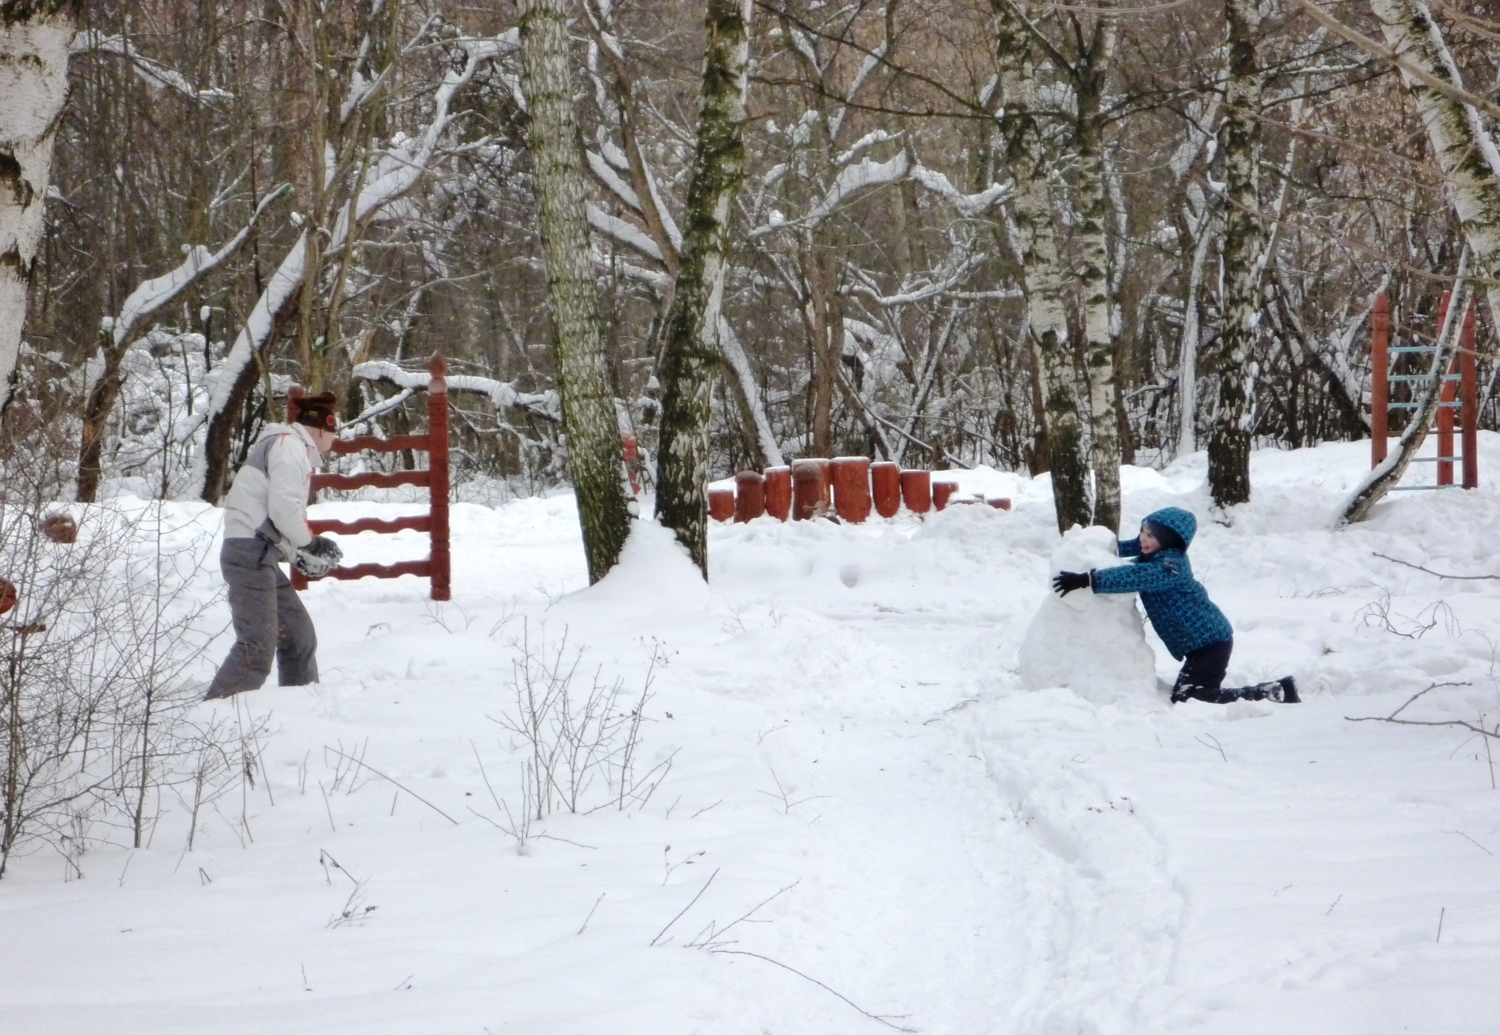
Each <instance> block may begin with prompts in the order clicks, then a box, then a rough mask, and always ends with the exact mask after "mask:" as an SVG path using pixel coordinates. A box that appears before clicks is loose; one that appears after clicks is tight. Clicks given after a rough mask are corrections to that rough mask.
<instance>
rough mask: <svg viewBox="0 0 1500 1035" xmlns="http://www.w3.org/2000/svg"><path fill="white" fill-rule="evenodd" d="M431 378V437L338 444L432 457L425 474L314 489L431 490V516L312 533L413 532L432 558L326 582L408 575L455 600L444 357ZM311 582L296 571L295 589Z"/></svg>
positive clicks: (317, 526) (328, 479) (431, 368)
mask: <svg viewBox="0 0 1500 1035" xmlns="http://www.w3.org/2000/svg"><path fill="white" fill-rule="evenodd" d="M427 369H428V372H429V373H430V375H431V377H430V379H429V380H428V382H427V431H426V433H425V434H418V435H393V436H391V437H390V438H376V437H375V436H373V435H362V436H360V437H358V438H350V439H338V440H335V442H334V443H333V452H335V453H358V452H361V451H363V450H367V449H368V450H370V451H372V452H376V453H394V452H397V451H398V450H402V449H410V450H413V451H423V452H426V453H427V457H428V462H427V470H425V471H395V472H391V473H379V472H369V473H365V474H314V475H313V477H312V487H313V490H314V491H316V490H318V489H363V488H372V487H373V488H381V489H390V488H395V487H396V486H398V485H422V486H426V488H427V493H428V500H429V503H428V508H427V513H426V514H425V515H422V514H419V515H415V516H412V517H403V518H394V519H392V520H381V519H379V518H362V519H360V520H358V521H309V522H308V523H307V525H308V527H309V528H310V529H312V532H313V534H314V535H321V534H323V533H324V532H334V533H336V534H338V535H358V534H359V533H361V532H380V533H390V532H400V531H403V530H405V529H411V530H412V531H415V532H427V533H428V534H429V535H430V536H431V539H432V548H431V552H430V553H429V554H428V557H427V559H426V560H423V561H399V562H397V563H396V564H355V565H352V566H350V567H347V568H344V567H339V568H334V569H333V570H332V571H330V572H329V573H328V574H327V575H325V576H323V577H324V578H329V579H362V578H365V577H367V576H373V577H374V578H377V579H394V578H398V577H400V576H402V575H416V576H417V577H418V578H425V579H430V580H431V581H432V599H433V600H449V599H451V598H452V595H453V576H452V571H453V563H452V555H451V552H450V550H449V541H448V382H447V378H446V376H445V375H446V374H447V372H448V367H447V364H446V363H444V362H443V359H442V357H441V356H438V357H434V358H433V360H432V362H431V363H429V364H428V366H427ZM301 398H302V389H300V388H293V389H292V390H291V391H290V392H288V393H287V419H288V420H296V419H297V409H298V402H299V400H300V399H301ZM307 583H308V579H307V576H305V575H303V574H302V573H301V572H299V571H297V570H296V569H293V570H292V585H293V586H295V587H296V588H297V589H306V588H307Z"/></svg>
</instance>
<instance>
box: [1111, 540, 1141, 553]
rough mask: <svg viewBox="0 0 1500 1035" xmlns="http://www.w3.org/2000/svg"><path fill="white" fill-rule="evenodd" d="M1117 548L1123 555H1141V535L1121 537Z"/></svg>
mask: <svg viewBox="0 0 1500 1035" xmlns="http://www.w3.org/2000/svg"><path fill="white" fill-rule="evenodd" d="M1115 549H1116V552H1118V553H1119V555H1120V556H1121V557H1139V556H1140V555H1141V537H1140V536H1136V537H1135V538H1134V539H1121V540H1120V544H1119V546H1117V547H1116V548H1115Z"/></svg>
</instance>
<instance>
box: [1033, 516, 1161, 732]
mask: <svg viewBox="0 0 1500 1035" xmlns="http://www.w3.org/2000/svg"><path fill="white" fill-rule="evenodd" d="M1115 542H1116V540H1115V536H1114V534H1113V533H1112V532H1110V530H1109V529H1107V528H1077V527H1075V528H1072V529H1070V530H1069V531H1068V532H1067V534H1065V535H1064V536H1063V539H1062V542H1061V543H1059V544H1058V546H1057V549H1055V550H1053V551H1052V558H1051V564H1050V565H1049V567H1050V572H1051V575H1056V574H1057V573H1058V572H1060V571H1074V572H1082V571H1090V570H1092V569H1095V568H1110V567H1114V566H1115V565H1117V564H1120V563H1122V562H1121V560H1120V557H1119V555H1118V554H1117V553H1116V546H1115ZM1049 577H1050V576H1049ZM1155 676H1156V663H1155V661H1154V659H1153V656H1152V653H1151V648H1150V647H1148V646H1147V645H1146V630H1145V626H1144V624H1143V623H1142V621H1141V613H1140V611H1139V609H1138V608H1137V607H1136V603H1135V597H1134V595H1133V594H1104V593H1092V592H1087V591H1084V590H1074V591H1072V592H1070V593H1069V594H1068V595H1067V596H1064V597H1055V596H1054V597H1048V598H1046V599H1044V600H1043V601H1042V603H1041V606H1040V607H1038V608H1037V612H1036V617H1035V618H1033V619H1032V620H1031V625H1030V627H1029V628H1027V630H1026V639H1025V640H1023V641H1022V642H1021V684H1022V685H1023V686H1025V687H1026V689H1028V690H1046V689H1048V688H1050V687H1067V688H1068V689H1069V690H1072V691H1073V692H1074V693H1076V694H1077V695H1078V696H1079V697H1082V698H1085V699H1087V700H1090V701H1098V702H1109V701H1128V700H1132V699H1134V700H1138V701H1144V700H1148V699H1149V698H1148V693H1149V692H1150V691H1152V690H1153V689H1154V684H1155Z"/></svg>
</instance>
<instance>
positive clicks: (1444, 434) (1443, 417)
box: [1437, 291, 1458, 485]
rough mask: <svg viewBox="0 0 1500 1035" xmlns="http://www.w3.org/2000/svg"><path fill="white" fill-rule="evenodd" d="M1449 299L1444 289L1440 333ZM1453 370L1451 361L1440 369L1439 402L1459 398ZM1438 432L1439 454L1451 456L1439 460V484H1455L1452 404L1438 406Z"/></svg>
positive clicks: (1440, 305)
mask: <svg viewBox="0 0 1500 1035" xmlns="http://www.w3.org/2000/svg"><path fill="white" fill-rule="evenodd" d="M1448 299H1449V292H1447V291H1444V292H1443V300H1442V302H1441V303H1440V304H1439V305H1438V333H1439V334H1441V333H1442V327H1443V322H1444V321H1445V320H1447V319H1448ZM1452 372H1453V364H1452V363H1451V362H1450V363H1449V364H1448V366H1446V367H1444V368H1443V369H1442V370H1440V371H1438V376H1439V377H1441V378H1442V380H1441V381H1439V382H1438V387H1439V391H1438V402H1439V403H1451V402H1453V401H1454V400H1455V399H1457V398H1458V393H1457V392H1455V391H1454V384H1453V382H1452V381H1449V380H1448V375H1449V374H1450V373H1452ZM1437 433H1438V442H1437V446H1438V450H1437V455H1438V456H1440V457H1447V458H1449V459H1444V460H1439V461H1438V465H1437V483H1438V484H1439V485H1452V484H1453V461H1452V459H1451V457H1452V456H1453V407H1451V406H1442V405H1440V406H1439V407H1438V411H1437Z"/></svg>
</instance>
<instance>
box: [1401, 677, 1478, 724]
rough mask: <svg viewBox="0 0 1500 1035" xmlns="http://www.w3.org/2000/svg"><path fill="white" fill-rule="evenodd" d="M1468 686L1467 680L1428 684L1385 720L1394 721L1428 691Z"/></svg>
mask: <svg viewBox="0 0 1500 1035" xmlns="http://www.w3.org/2000/svg"><path fill="white" fill-rule="evenodd" d="M1470 685H1471V684H1470V683H1469V682H1468V681H1467V680H1466V681H1464V682H1462V683H1430V684H1428V686H1427V688H1426V689H1424V690H1418V691H1417V692H1416V693H1414V694H1412V695H1411V697H1409V698H1407V701H1406V704H1403V705H1402V706H1401V707H1400V708H1397V709H1396V710H1395V711H1393V712H1391V714H1389V715H1387V716H1386V718H1387V719H1394V718H1395V717H1396V716H1398V715H1400V714H1401V713H1402V712H1404V711H1406V708H1407V705H1409V704H1411V703H1412V702H1413V701H1415V700H1416V699H1417V698H1419V697H1421V696H1422V695H1423V694H1425V693H1426V692H1427V691H1428V690H1436V689H1437V688H1438V687H1440V686H1470Z"/></svg>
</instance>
